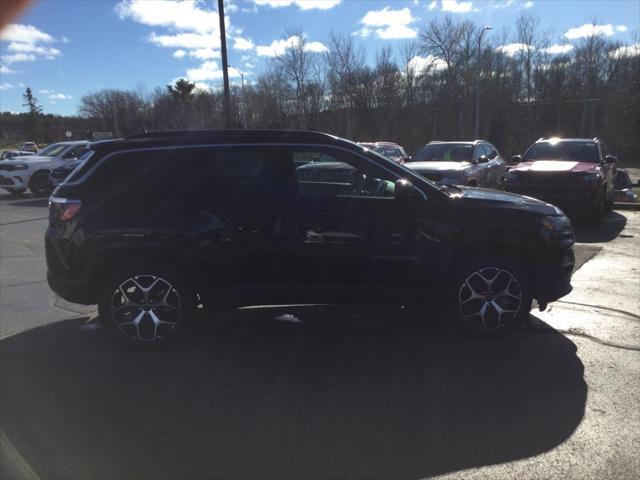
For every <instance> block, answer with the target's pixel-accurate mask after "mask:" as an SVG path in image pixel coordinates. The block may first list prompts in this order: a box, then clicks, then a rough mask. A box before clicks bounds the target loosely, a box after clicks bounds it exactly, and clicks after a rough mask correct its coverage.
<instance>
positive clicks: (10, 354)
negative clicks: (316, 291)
mask: <svg viewBox="0 0 640 480" xmlns="http://www.w3.org/2000/svg"><path fill="white" fill-rule="evenodd" d="M421 314H424V311H422V312H420V311H407V310H400V309H397V308H391V307H390V308H386V307H369V308H366V307H331V306H316V307H288V308H285V307H280V308H260V309H247V310H237V311H235V312H231V313H228V314H224V315H221V316H219V317H218V319H217V320H215V321H211V320H210V319H209V318H207V319H202V318H201V319H199V320H198V321H197V322H196V323H198V325H196V326H195V328H194V329H193V331H192V333H190V334H189V335H187V336H186V338H184V339H183V340H181V341H180V342H178V343H177V344H175V345H173V346H171V347H169V346H167V347H165V348H160V349H155V350H151V351H130V350H127V349H125V348H123V347H118V346H116V345H114V344H113V342H112V341H111V340H110V339H109V338H108V337H107V335H106V334H105V333H104V332H103V331H102V329H101V328H100V327H99V326H98V325H97V324H96V323H95V322H94V323H89V324H86V323H85V320H84V319H76V320H71V321H65V322H61V323H57V324H53V325H49V326H45V327H42V328H38V329H36V330H32V331H29V332H26V333H24V334H21V335H17V336H14V337H11V338H9V339H6V340H4V341H2V342H0V360H1V362H0V373H1V375H0V382H1V383H0V387H1V388H0V399H1V403H0V404H1V405H2V406H1V409H2V410H1V416H0V423H1V425H0V426H1V428H2V430H3V431H4V432H5V434H6V435H7V436H8V437H9V438H10V439H11V441H12V442H13V444H14V445H15V447H16V448H17V449H18V450H19V452H20V453H21V454H22V455H23V456H24V457H25V459H26V460H27V462H28V463H30V464H31V466H32V468H33V469H34V470H35V471H36V472H37V473H38V474H40V475H41V476H42V478H52V479H53V478H251V479H254V478H295V479H301V478H337V477H341V478H342V477H350V478H354V477H355V478H412V479H413V478H420V477H427V476H432V475H437V474H441V473H445V472H452V471H457V470H461V469H465V468H470V467H478V466H483V465H491V464H495V463H502V462H509V461H512V460H517V459H521V458H527V457H531V456H534V455H537V454H540V453H542V452H545V451H548V450H550V449H552V448H554V447H555V446H557V445H559V444H560V443H562V442H563V441H565V440H566V439H567V438H569V437H570V436H571V435H572V433H573V432H574V430H575V429H576V427H577V426H578V425H579V423H580V421H581V419H582V418H583V414H584V410H585V402H586V396H587V386H586V384H585V381H584V378H583V370H584V367H583V364H582V363H581V361H580V359H579V358H578V357H577V355H576V346H575V345H574V344H573V343H572V342H571V341H570V340H569V339H567V338H566V337H564V336H562V335H560V334H558V333H557V332H556V331H554V330H553V329H551V327H549V329H548V330H545V332H546V333H526V332H521V333H516V334H515V335H514V336H512V337H510V338H503V339H497V340H479V339H470V338H461V337H458V336H456V335H455V334H453V333H452V332H449V331H448V330H446V329H443V328H441V327H438V326H437V325H435V324H434V323H433V322H432V323H429V324H428V325H426V326H424V325H423V324H422V322H419V321H417V318H416V317H417V316H418V315H421ZM275 318H279V319H280V321H277V320H275ZM205 320H207V321H205Z"/></svg>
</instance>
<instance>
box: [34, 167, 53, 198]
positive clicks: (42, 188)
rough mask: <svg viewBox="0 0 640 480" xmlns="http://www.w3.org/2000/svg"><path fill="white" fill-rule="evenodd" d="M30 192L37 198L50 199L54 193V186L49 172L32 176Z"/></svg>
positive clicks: (41, 172)
mask: <svg viewBox="0 0 640 480" xmlns="http://www.w3.org/2000/svg"><path fill="white" fill-rule="evenodd" d="M29 190H31V192H32V193H33V194H34V195H35V196H37V197H48V196H49V195H51V192H52V191H53V184H52V183H51V180H50V179H49V172H46V171H40V172H36V173H34V174H33V175H32V176H31V180H29Z"/></svg>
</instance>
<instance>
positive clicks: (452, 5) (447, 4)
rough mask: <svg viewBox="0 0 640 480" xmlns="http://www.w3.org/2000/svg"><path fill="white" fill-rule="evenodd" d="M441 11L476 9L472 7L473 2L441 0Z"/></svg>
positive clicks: (467, 11) (463, 11) (460, 11)
mask: <svg viewBox="0 0 640 480" xmlns="http://www.w3.org/2000/svg"><path fill="white" fill-rule="evenodd" d="M441 10H442V11H443V12H451V13H469V12H471V11H476V12H477V11H478V9H474V8H473V2H458V1H457V0H442V8H441Z"/></svg>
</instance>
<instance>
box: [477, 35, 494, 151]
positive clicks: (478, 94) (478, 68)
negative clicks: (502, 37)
mask: <svg viewBox="0 0 640 480" xmlns="http://www.w3.org/2000/svg"><path fill="white" fill-rule="evenodd" d="M491 29H493V27H491V26H488V25H487V26H485V27H482V30H481V31H480V35H478V66H477V67H476V128H475V137H474V140H477V139H478V138H479V137H480V69H481V66H482V64H481V62H480V44H481V43H482V36H483V35H484V32H486V31H487V30H491Z"/></svg>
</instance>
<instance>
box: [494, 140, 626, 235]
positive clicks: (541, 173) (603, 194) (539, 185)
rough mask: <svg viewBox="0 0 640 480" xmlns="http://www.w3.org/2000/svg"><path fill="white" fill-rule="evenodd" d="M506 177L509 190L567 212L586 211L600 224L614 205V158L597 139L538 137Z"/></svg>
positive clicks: (519, 157)
mask: <svg viewBox="0 0 640 480" xmlns="http://www.w3.org/2000/svg"><path fill="white" fill-rule="evenodd" d="M513 161H514V162H515V163H517V165H516V166H515V167H513V168H511V169H510V170H509V172H508V174H507V177H506V179H505V188H506V190H508V191H510V192H515V193H520V194H522V195H530V196H532V197H535V198H539V199H541V200H544V201H545V202H550V203H553V204H554V205H558V206H559V207H560V208H562V209H563V210H565V211H566V212H567V213H569V214H572V213H575V214H577V213H586V214H587V215H588V218H589V219H590V221H591V222H592V223H596V224H597V223H600V221H601V220H602V216H603V213H604V211H605V209H607V210H610V209H611V208H612V207H613V200H614V189H615V188H614V187H615V186H614V181H615V177H616V165H615V164H616V161H617V159H616V157H614V156H612V155H609V154H608V153H607V148H606V146H605V144H604V143H603V142H602V141H601V140H599V139H597V138H541V139H539V140H538V141H537V142H535V143H534V144H533V145H531V146H530V147H529V148H528V150H527V151H526V152H525V154H524V155H523V156H520V155H514V156H513Z"/></svg>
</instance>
